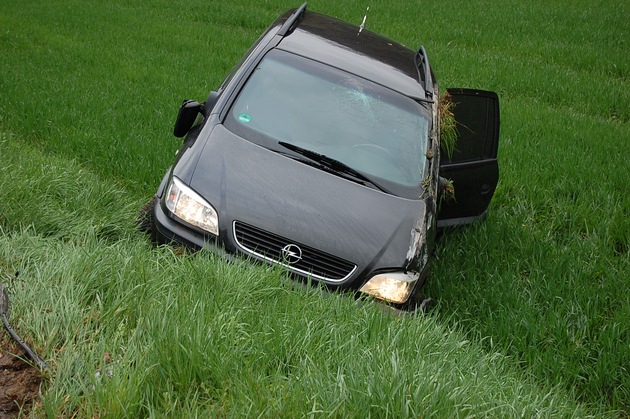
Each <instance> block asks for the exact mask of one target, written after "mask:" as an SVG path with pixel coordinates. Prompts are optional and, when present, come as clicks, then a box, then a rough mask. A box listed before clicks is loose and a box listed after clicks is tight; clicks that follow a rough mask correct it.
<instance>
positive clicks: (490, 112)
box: [438, 88, 500, 227]
mask: <svg viewBox="0 0 630 419" xmlns="http://www.w3.org/2000/svg"><path fill="white" fill-rule="evenodd" d="M448 93H449V94H450V96H451V100H452V101H453V103H454V104H455V106H454V109H453V114H454V116H455V120H456V126H457V142H456V145H455V150H454V152H453V155H452V156H447V155H445V153H442V155H441V161H440V176H441V177H443V178H445V179H448V180H451V181H452V182H453V187H454V191H455V195H454V197H453V199H450V200H449V199H443V200H442V202H441V205H440V209H439V213H438V227H446V226H450V225H458V224H469V223H471V222H473V221H475V220H477V219H479V218H482V217H484V215H485V212H486V210H487V208H488V205H489V204H490V200H491V199H492V196H493V194H494V191H495V189H496V186H497V182H498V180H499V165H498V161H497V151H498V145H499V119H500V116H499V99H498V96H497V95H496V93H494V92H488V91H484V90H474V89H459V88H458V89H448Z"/></svg>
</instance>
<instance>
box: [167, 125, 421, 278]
mask: <svg viewBox="0 0 630 419" xmlns="http://www.w3.org/2000/svg"><path fill="white" fill-rule="evenodd" d="M189 167H190V166H189ZM176 174H177V171H176ZM182 175H184V177H188V176H185V174H182ZM189 184H190V186H191V187H192V188H193V189H194V190H195V191H196V192H198V193H199V194H200V195H202V196H203V197H204V198H205V199H206V200H207V201H208V202H209V203H210V204H211V205H213V206H214V208H215V209H216V210H217V213H218V215H219V229H220V233H219V234H220V240H221V242H222V244H223V245H224V246H225V247H226V248H227V249H228V250H234V249H236V248H237V245H236V243H235V240H234V233H233V231H232V230H233V226H234V222H235V221H237V222H242V223H245V224H248V225H251V226H255V227H257V228H258V229H262V230H265V231H267V232H270V233H273V234H274V235H277V236H280V237H282V238H283V239H286V242H287V244H289V243H296V244H300V245H306V246H309V247H311V248H314V249H318V250H319V251H322V252H325V253H328V254H331V255H334V256H337V257H339V258H342V259H344V260H346V261H349V262H352V263H353V264H355V265H356V266H357V269H356V271H355V273H354V274H353V275H352V276H351V277H349V278H348V279H347V280H345V281H344V284H350V283H352V282H354V281H357V280H365V279H366V278H365V277H366V276H367V275H369V274H370V273H371V272H373V271H376V270H392V269H401V268H403V267H405V266H408V265H409V263H410V261H411V260H410V259H412V258H413V257H414V256H415V255H414V254H413V253H414V252H415V249H416V248H417V238H418V234H417V233H416V231H417V226H418V225H419V221H420V222H421V221H423V220H424V219H425V211H426V205H425V203H424V201H422V200H412V199H406V198H400V197H397V196H393V195H389V194H387V193H384V192H381V191H378V190H375V189H372V188H369V187H367V186H363V185H361V184H358V183H355V182H352V181H349V180H347V179H344V178H341V177H339V176H336V175H334V174H331V173H329V172H326V171H323V170H320V169H318V168H315V167H312V166H310V165H308V164H305V163H303V162H300V161H296V160H294V159H291V158H289V157H287V156H285V155H282V154H279V153H277V152H274V151H271V150H268V149H266V148H264V147H261V146H259V145H256V144H254V143H252V142H249V141H247V140H244V139H243V138H241V137H239V136H237V135H235V134H233V133H231V132H230V131H228V130H227V129H226V128H225V127H223V126H222V125H217V126H215V127H214V128H213V129H211V132H210V134H209V135H208V136H207V137H206V139H205V144H204V146H203V150H202V152H201V153H200V156H199V159H198V160H197V163H196V165H194V170H193V171H192V174H191V176H190V180H189Z"/></svg>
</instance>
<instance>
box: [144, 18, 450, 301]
mask: <svg viewBox="0 0 630 419" xmlns="http://www.w3.org/2000/svg"><path fill="white" fill-rule="evenodd" d="M289 19H291V16H289V15H286V16H284V17H282V18H281V19H279V21H278V22H276V23H275V24H274V25H272V26H271V28H270V29H269V30H268V32H266V33H265V34H264V35H263V37H261V40H259V42H258V44H257V45H255V46H254V47H253V48H252V50H250V53H249V54H248V55H246V57H245V59H244V60H243V61H242V62H241V64H239V67H238V68H237V69H236V70H235V71H234V72H233V73H232V75H231V76H230V77H228V79H227V80H226V82H225V83H224V84H223V85H222V86H221V88H220V89H219V91H218V92H217V94H216V95H215V97H218V99H216V103H213V106H212V108H211V109H208V108H206V109H205V112H204V113H205V115H204V119H203V121H202V123H201V124H200V125H198V126H197V127H195V128H194V129H193V131H191V133H190V134H189V135H188V138H187V140H186V142H185V143H184V147H183V148H182V150H181V151H180V153H179V155H178V157H177V160H176V162H175V164H174V165H173V167H172V168H171V169H169V171H168V172H167V174H166V175H165V177H164V179H163V181H162V184H161V186H160V188H159V190H158V193H157V196H158V198H159V200H158V201H157V202H156V204H155V208H154V216H153V220H154V221H153V222H154V230H155V231H154V233H155V235H156V236H157V237H158V238H160V239H161V240H162V241H167V242H169V241H174V242H179V243H183V244H185V245H187V246H189V247H194V248H210V249H214V250H217V251H220V252H224V253H225V254H227V255H239V256H245V257H248V258H253V259H256V260H260V261H263V262H267V263H272V264H278V265H282V266H284V267H286V268H287V269H288V270H289V271H291V272H292V273H293V274H294V275H296V276H299V277H301V278H307V279H311V280H314V281H317V282H321V283H324V284H326V285H328V286H329V287H332V288H340V289H353V290H356V291H360V292H361V293H364V294H367V295H372V296H374V297H375V298H377V299H380V300H384V301H388V302H391V303H394V304H399V305H400V304H404V303H406V302H408V300H409V299H410V297H411V296H412V295H413V294H414V291H415V290H417V289H418V287H419V286H420V285H421V283H422V282H423V281H424V279H425V277H426V274H427V268H428V255H429V253H430V250H431V245H432V243H433V238H434V235H435V223H436V221H435V220H436V200H437V196H436V194H437V181H438V175H439V174H438V162H439V160H438V159H439V152H438V144H439V142H438V138H437V136H438V135H439V134H438V131H437V129H436V121H437V117H436V108H437V107H436V104H435V103H434V101H433V97H432V94H433V89H434V88H436V86H435V85H434V84H433V80H432V78H431V79H430V80H425V81H424V83H420V81H421V80H422V77H431V74H430V71H429V69H428V63H426V64H425V65H426V66H427V67H426V68H425V69H424V70H426V71H423V69H422V68H419V65H420V67H422V63H420V64H419V63H418V56H417V53H414V52H412V51H410V50H408V49H406V48H404V47H402V46H401V45H399V44H396V43H394V42H393V41H390V40H388V39H386V38H382V37H380V36H378V35H376V34H373V33H371V32H369V31H363V32H361V33H358V32H357V29H358V28H357V27H355V26H352V25H349V24H347V23H344V22H341V21H338V20H336V19H333V18H329V17H327V16H323V15H319V14H315V13H308V14H305V13H303V15H302V16H301V17H300V22H299V25H297V24H296V25H295V27H293V28H292V29H291V32H287V33H286V34H284V35H283V36H281V37H279V36H278V35H277V34H276V32H281V31H282V27H284V26H286V22H288V20H289ZM331 28H334V29H335V31H334V33H332V34H331V31H330V29H331ZM350 46H352V48H350ZM379 46H380V48H383V49H384V50H381V49H379V48H378V47H379ZM248 68H249V72H247V71H245V70H244V69H248ZM235 74H236V76H235ZM419 74H421V76H419ZM428 85H430V92H429V89H427V86H428Z"/></svg>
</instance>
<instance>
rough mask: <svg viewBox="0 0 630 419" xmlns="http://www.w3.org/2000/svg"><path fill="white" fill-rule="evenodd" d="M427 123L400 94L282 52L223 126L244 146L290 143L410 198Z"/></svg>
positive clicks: (268, 61) (262, 68)
mask: <svg viewBox="0 0 630 419" xmlns="http://www.w3.org/2000/svg"><path fill="white" fill-rule="evenodd" d="M429 124H430V119H429V115H428V112H427V111H426V109H425V108H424V107H423V106H422V105H420V104H419V103H417V102H415V101H414V100H412V99H410V98H408V97H406V96H403V95H401V94H400V93H397V92H394V91H392V90H390V89H387V88H385V87H383V86H380V85H377V84H375V83H372V82H370V81H368V80H365V79H362V78H359V77H357V76H355V75H352V74H348V73H346V72H344V71H341V70H338V69H335V68H332V67H329V66H326V65H323V64H321V63H318V62H314V61H312V60H309V59H306V58H303V57H299V56H296V55H293V54H289V53H286V52H282V51H272V52H270V53H269V54H268V55H267V56H266V57H265V58H264V59H263V60H262V61H261V63H260V64H259V66H258V68H257V69H256V70H255V71H254V73H253V74H252V76H251V77H250V79H249V80H248V82H247V83H246V85H245V87H244V88H243V90H242V91H241V93H240V95H239V96H238V98H237V100H236V102H235V103H234V105H233V106H232V109H231V111H230V114H229V116H228V118H227V120H226V126H227V127H228V129H231V130H232V131H234V132H235V133H236V134H238V135H240V136H242V137H244V138H247V139H249V140H250V141H253V142H256V143H258V144H261V145H263V146H265V147H268V148H272V149H278V148H277V147H275V145H276V144H277V143H278V142H279V141H283V142H287V143H291V144H295V145H297V146H299V147H302V148H305V149H308V150H312V151H315V152H317V153H320V154H323V155H326V156H328V157H331V158H333V159H336V160H339V161H341V162H343V163H345V164H346V165H348V166H350V167H352V168H353V169H355V170H358V171H360V172H362V173H364V174H365V175H366V176H369V177H371V178H373V179H374V180H375V181H379V182H381V183H383V182H385V183H386V184H388V185H389V186H391V185H394V187H393V188H391V187H390V188H388V189H391V190H394V191H400V190H401V188H402V189H404V190H406V192H407V193H402V194H401V195H404V196H406V195H411V194H416V196H415V197H417V196H418V195H417V191H418V189H419V187H420V184H421V182H422V179H423V177H424V170H425V165H426V164H427V158H426V151H427V146H428V136H429V129H430V125H429ZM285 151H286V150H285ZM390 184H391V185H390ZM396 186H397V187H396ZM411 191H413V192H411ZM398 193H399V194H400V192H398Z"/></svg>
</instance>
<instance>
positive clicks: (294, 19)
mask: <svg viewBox="0 0 630 419" xmlns="http://www.w3.org/2000/svg"><path fill="white" fill-rule="evenodd" d="M306 4H307V3H306V2H304V4H302V5H301V6H300V7H298V8H297V9H295V11H294V12H293V13H292V14H291V16H289V17H288V18H287V20H286V22H284V24H283V25H282V27H281V28H280V30H279V31H278V35H280V36H286V35H287V34H288V33H289V32H291V31H292V30H293V29H295V26H296V25H297V23H298V21H299V20H300V18H302V15H304V12H305V11H306Z"/></svg>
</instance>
